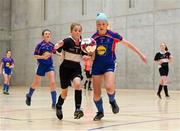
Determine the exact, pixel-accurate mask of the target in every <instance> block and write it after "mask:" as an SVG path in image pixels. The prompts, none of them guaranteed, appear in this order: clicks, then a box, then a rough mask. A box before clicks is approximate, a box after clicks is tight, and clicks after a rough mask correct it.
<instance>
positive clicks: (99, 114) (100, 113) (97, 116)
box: [94, 112, 104, 121]
mask: <svg viewBox="0 0 180 131" xmlns="http://www.w3.org/2000/svg"><path fill="white" fill-rule="evenodd" d="M103 117H104V113H103V112H97V114H96V116H95V117H94V121H99V120H101V118H103Z"/></svg>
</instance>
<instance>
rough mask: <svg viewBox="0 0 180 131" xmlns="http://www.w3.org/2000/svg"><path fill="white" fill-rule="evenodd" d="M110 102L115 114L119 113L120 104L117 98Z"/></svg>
mask: <svg viewBox="0 0 180 131" xmlns="http://www.w3.org/2000/svg"><path fill="white" fill-rule="evenodd" d="M110 104H111V107H112V112H113V113H114V114H116V113H119V106H118V105H117V103H116V100H114V101H113V102H110Z"/></svg>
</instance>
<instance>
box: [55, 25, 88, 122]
mask: <svg viewBox="0 0 180 131" xmlns="http://www.w3.org/2000/svg"><path fill="white" fill-rule="evenodd" d="M70 33H71V36H69V37H68V38H65V39H64V40H63V41H60V42H59V43H57V44H56V45H55V49H57V51H58V52H61V50H63V53H64V60H63V62H62V63H61V65H60V67H59V77H60V83H61V88H62V90H61V93H60V95H59V98H58V102H57V104H56V116H57V117H58V119H60V120H62V119H63V112H62V106H63V104H64V101H65V99H66V97H67V93H68V87H69V86H71V83H72V87H73V88H74V90H75V91H74V99H75V111H74V119H80V118H81V117H83V116H84V113H83V111H82V110H81V102H82V89H81V80H82V71H81V65H80V62H81V60H82V58H83V59H87V58H88V56H86V54H85V53H83V52H82V50H81V33H82V26H81V25H80V24H78V23H73V24H71V27H70Z"/></svg>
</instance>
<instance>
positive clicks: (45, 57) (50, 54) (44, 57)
mask: <svg viewBox="0 0 180 131" xmlns="http://www.w3.org/2000/svg"><path fill="white" fill-rule="evenodd" d="M51 56H52V53H50V52H46V53H44V54H43V59H45V60H47V59H49V58H50V57H51Z"/></svg>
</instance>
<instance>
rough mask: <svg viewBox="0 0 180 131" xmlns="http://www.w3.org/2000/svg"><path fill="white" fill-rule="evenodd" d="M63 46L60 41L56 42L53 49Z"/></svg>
mask: <svg viewBox="0 0 180 131" xmlns="http://www.w3.org/2000/svg"><path fill="white" fill-rule="evenodd" d="M63 44H64V43H63V41H62V40H60V41H58V42H57V43H56V44H55V46H54V49H55V50H57V49H58V48H60V47H62V46H63Z"/></svg>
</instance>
